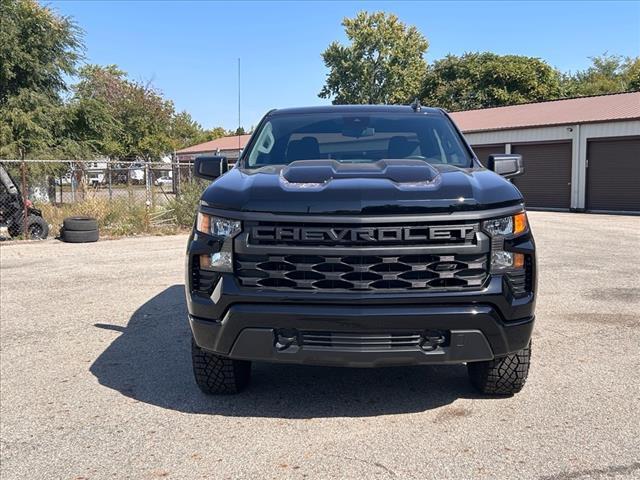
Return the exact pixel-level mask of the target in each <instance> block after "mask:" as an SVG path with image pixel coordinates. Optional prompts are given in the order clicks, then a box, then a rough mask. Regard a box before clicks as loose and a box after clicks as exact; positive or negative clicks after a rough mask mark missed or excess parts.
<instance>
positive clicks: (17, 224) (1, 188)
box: [0, 165, 49, 240]
mask: <svg viewBox="0 0 640 480" xmlns="http://www.w3.org/2000/svg"><path fill="white" fill-rule="evenodd" d="M25 213H26V215H25ZM25 220H26V223H27V225H26V226H27V229H26V230H27V235H28V236H29V238H31V239H34V240H35V239H37V240H43V239H45V238H47V236H48V235H49V225H48V224H47V222H46V221H45V220H44V219H43V218H42V212H41V211H40V210H38V209H37V208H34V207H33V204H32V203H31V201H30V200H29V199H27V200H26V202H25V200H24V199H23V198H22V194H21V193H20V190H19V189H18V187H17V185H16V183H15V182H14V181H13V179H12V178H11V176H10V175H9V172H7V170H6V169H5V168H4V167H3V166H2V165H0V237H2V238H7V237H5V235H6V234H3V233H2V232H6V233H8V237H9V238H11V237H18V236H20V235H24V233H25Z"/></svg>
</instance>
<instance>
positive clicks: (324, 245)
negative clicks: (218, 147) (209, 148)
mask: <svg viewBox="0 0 640 480" xmlns="http://www.w3.org/2000/svg"><path fill="white" fill-rule="evenodd" d="M194 169H195V174H196V175H197V176H199V177H201V178H205V179H209V180H215V181H214V182H213V183H211V185H210V186H209V187H208V188H207V189H206V191H205V192H204V194H203V195H202V198H201V201H200V205H199V207H198V213H197V221H196V224H195V226H194V229H193V232H192V234H191V236H190V238H189V244H188V249H187V258H186V297H187V305H188V311H189V323H190V326H191V331H192V334H193V338H192V340H193V341H192V358H193V369H194V374H195V379H196V382H197V384H198V386H199V387H200V389H201V390H202V391H204V392H205V393H234V392H238V391H240V390H242V389H243V388H244V387H245V386H246V385H247V384H248V382H249V378H250V373H251V362H252V361H264V362H284V363H297V364H310V365H311V364H313V365H332V366H345V367H378V366H407V365H427V364H462V363H466V364H467V366H468V371H469V376H470V379H471V383H472V384H473V385H474V386H475V387H476V388H477V389H478V390H479V391H481V392H483V393H487V394H497V395H510V394H513V393H516V392H518V391H520V389H521V388H522V387H523V385H524V383H525V380H526V378H527V373H528V370H529V360H530V355H531V340H530V338H531V332H532V329H533V322H534V307H535V291H536V258H535V245H534V241H533V236H532V234H531V230H530V228H529V224H528V222H527V216H526V213H525V209H524V203H523V198H522V195H521V193H520V192H519V191H518V189H517V188H516V187H515V186H514V185H513V184H511V183H510V182H509V181H508V179H506V178H505V177H507V178H508V177H511V176H514V175H517V174H519V173H522V172H523V163H522V158H521V157H520V156H518V155H504V154H503V155H492V156H491V157H490V158H489V161H488V165H486V167H485V166H483V165H482V164H481V163H480V162H479V161H478V159H477V157H476V156H475V154H474V153H473V151H472V149H471V147H470V146H469V144H468V143H467V142H466V141H465V139H464V137H463V136H462V134H461V133H460V131H459V130H458V129H457V127H456V126H455V124H454V123H453V122H452V120H451V118H450V117H449V116H448V115H447V113H446V112H444V111H443V110H441V109H435V108H426V107H421V106H420V105H418V104H414V105H412V106H363V105H359V106H326V107H312V108H294V109H282V110H273V111H271V112H269V113H267V115H266V116H265V117H264V118H263V119H262V120H261V122H260V123H259V125H258V127H257V128H256V131H255V133H254V134H253V135H252V137H251V139H250V141H249V143H248V144H247V146H246V148H245V149H244V150H243V152H242V154H241V156H240V158H239V160H238V162H237V163H236V165H235V166H234V167H233V168H229V167H228V164H227V160H226V159H225V158H224V157H200V158H197V159H196V161H195V165H194Z"/></svg>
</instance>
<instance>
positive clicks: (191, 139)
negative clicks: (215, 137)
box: [170, 111, 207, 150]
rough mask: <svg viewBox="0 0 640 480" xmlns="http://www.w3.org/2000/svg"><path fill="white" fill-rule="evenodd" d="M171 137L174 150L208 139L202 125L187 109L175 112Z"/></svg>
mask: <svg viewBox="0 0 640 480" xmlns="http://www.w3.org/2000/svg"><path fill="white" fill-rule="evenodd" d="M170 137H171V143H172V148H173V150H179V149H181V148H185V147H188V146H191V145H196V144H198V143H202V142H206V141H207V137H206V132H205V131H204V130H203V129H202V126H201V125H200V124H199V123H198V122H196V121H195V120H194V119H193V118H191V115H190V114H189V113H188V112H185V111H183V112H180V113H177V114H175V115H174V116H173V118H172V119H171V124H170Z"/></svg>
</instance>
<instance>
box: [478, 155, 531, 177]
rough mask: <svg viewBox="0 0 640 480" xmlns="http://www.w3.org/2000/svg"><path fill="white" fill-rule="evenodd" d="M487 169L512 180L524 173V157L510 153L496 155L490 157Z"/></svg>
mask: <svg viewBox="0 0 640 480" xmlns="http://www.w3.org/2000/svg"><path fill="white" fill-rule="evenodd" d="M488 163H489V164H488V165H487V168H489V170H493V171H494V172H496V173H497V174H498V175H502V176H503V177H505V178H511V177H515V176H518V175H522V174H523V173H524V161H523V160H522V155H515V154H510V153H494V154H491V155H489V162H488Z"/></svg>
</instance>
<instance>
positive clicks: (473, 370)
mask: <svg viewBox="0 0 640 480" xmlns="http://www.w3.org/2000/svg"><path fill="white" fill-rule="evenodd" d="M530 361H531V342H529V345H527V346H526V347H525V348H523V349H522V350H519V351H517V352H515V353H510V354H509V355H507V356H506V357H501V358H496V359H493V360H489V361H486V362H469V363H468V364H467V370H468V372H469V379H470V380H471V384H472V385H473V386H474V387H475V388H476V389H477V390H478V391H480V392H482V393H485V394H489V395H513V394H514V393H518V392H519V391H520V390H522V387H524V384H525V382H526V381H527V375H528V374H529V363H530Z"/></svg>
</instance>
